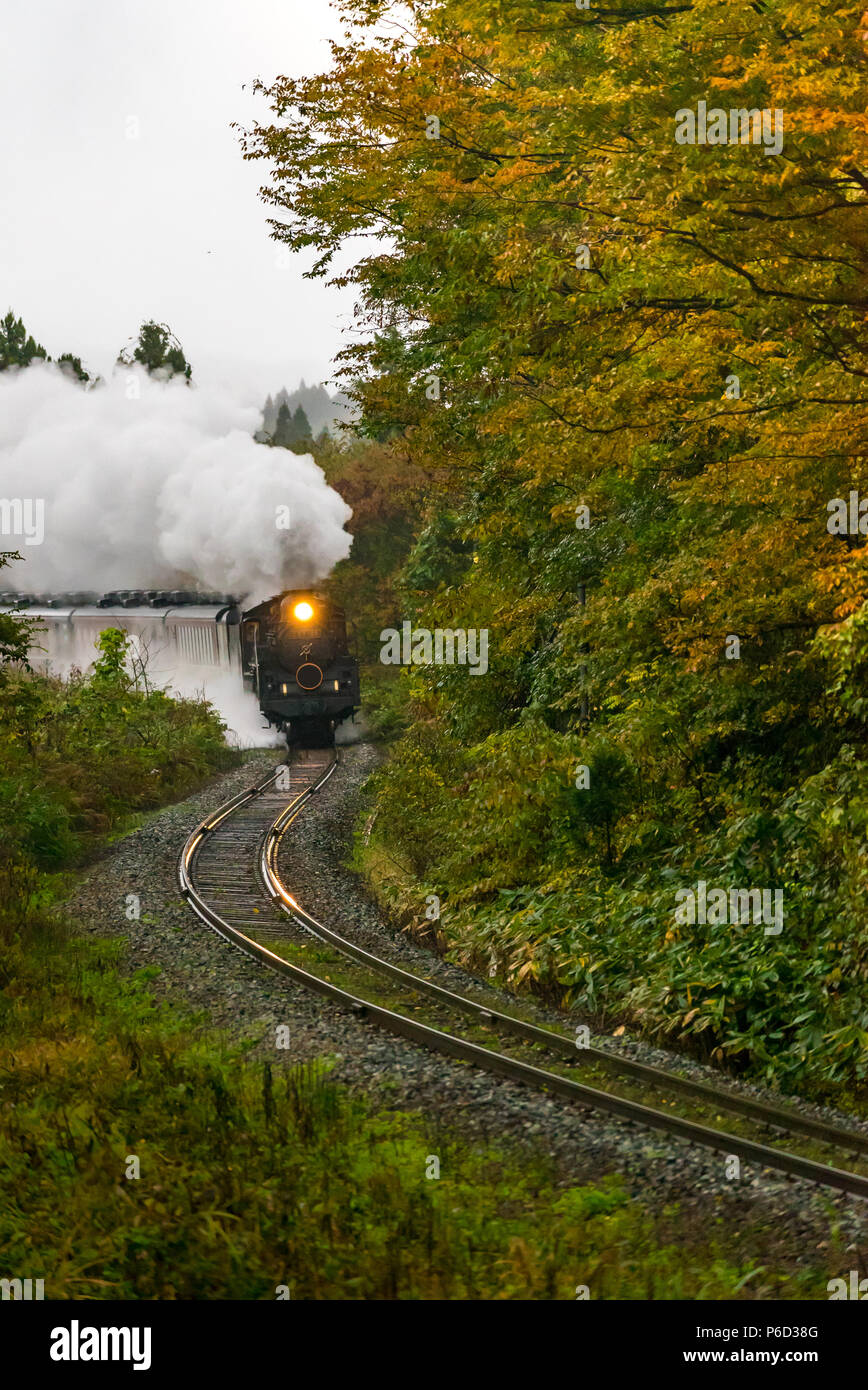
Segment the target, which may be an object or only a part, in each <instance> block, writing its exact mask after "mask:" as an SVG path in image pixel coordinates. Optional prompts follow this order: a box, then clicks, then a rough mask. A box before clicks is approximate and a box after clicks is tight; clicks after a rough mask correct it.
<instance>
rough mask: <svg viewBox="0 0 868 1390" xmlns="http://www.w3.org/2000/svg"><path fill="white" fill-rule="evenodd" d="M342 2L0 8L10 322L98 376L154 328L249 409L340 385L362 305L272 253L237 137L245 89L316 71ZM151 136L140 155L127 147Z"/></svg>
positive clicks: (254, 165)
mask: <svg viewBox="0 0 868 1390" xmlns="http://www.w3.org/2000/svg"><path fill="white" fill-rule="evenodd" d="M340 33H341V25H340V21H339V19H338V17H337V14H336V13H335V11H334V10H333V9H332V8H331V7H330V5H329V4H328V0H28V3H27V4H23V5H15V4H13V3H12V0H7V3H6V5H5V6H4V7H3V8H2V9H0V130H2V132H3V137H2V153H0V312H4V313H5V311H6V308H7V307H12V308H14V309H15V311H16V313H18V314H20V315H22V317H23V318H24V321H25V323H26V325H27V327H28V329H29V330H30V331H31V332H32V333H33V335H34V337H36V338H37V340H38V341H39V342H41V343H43V344H44V346H45V347H46V349H47V350H48V352H49V353H51V354H52V355H54V356H57V355H59V354H60V353H61V352H67V351H69V352H74V353H78V354H80V355H81V357H82V358H83V360H84V362H85V364H86V365H87V366H88V367H89V368H91V369H95V370H97V371H99V372H102V373H103V374H105V373H107V372H108V371H110V369H111V365H112V363H113V361H114V359H115V357H116V355H117V352H118V349H119V348H120V347H122V346H123V345H124V344H125V343H126V342H127V340H128V339H129V338H130V337H131V336H133V335H134V334H135V333H136V331H137V329H138V325H139V324H140V323H141V321H142V320H143V319H144V318H156V319H158V320H160V321H163V322H166V323H168V324H169V325H170V326H171V327H172V329H173V330H174V332H175V333H176V334H177V336H178V337H179V338H180V340H181V343H182V345H183V347H184V350H185V352H186V354H187V357H188V358H189V360H190V361H191V362H192V363H193V368H194V377H195V378H198V379H199V380H201V381H217V382H224V381H226V382H228V381H230V380H234V381H236V382H237V383H238V384H239V385H240V388H241V394H242V395H243V396H244V398H245V399H246V400H249V401H251V402H254V401H255V402H258V401H259V400H261V398H262V397H263V395H264V394H265V392H266V391H268V390H272V391H273V390H275V389H276V388H278V387H279V386H281V385H284V384H285V385H287V386H288V387H290V388H292V387H293V386H295V385H296V384H297V382H298V379H299V378H300V377H304V378H305V379H306V380H307V381H308V382H310V381H312V380H315V381H319V380H323V379H327V378H328V376H329V373H330V370H331V362H332V358H333V355H334V353H335V351H336V350H337V349H338V347H339V346H340V345H341V341H342V329H344V328H346V327H347V326H348V324H349V322H350V319H351V312H352V303H353V295H352V292H351V291H345V292H340V293H338V292H337V291H335V290H332V289H328V288H327V287H326V286H325V285H324V283H323V282H322V281H321V280H313V281H311V280H304V279H303V278H302V272H303V270H304V269H305V268H306V267H307V266H308V265H309V264H310V263H311V262H312V260H313V253H312V252H311V253H310V255H306V256H304V257H299V256H291V257H290V256H289V255H288V253H287V252H286V251H285V250H282V248H281V247H280V246H279V245H278V244H277V243H275V242H272V241H271V240H270V239H269V236H268V229H267V226H266V218H267V216H268V213H269V209H268V208H267V207H266V206H265V204H264V203H262V202H261V201H260V199H259V198H258V196H257V189H258V188H259V186H260V184H261V183H262V182H264V181H265V179H264V175H265V173H266V169H267V167H268V166H267V165H266V164H264V163H261V162H259V161H255V162H250V163H245V162H244V161H243V160H242V158H241V155H240V151H239V147H238V140H237V136H236V134H235V133H234V132H233V131H232V130H230V122H231V121H233V120H237V121H240V122H241V123H242V124H247V123H249V122H250V121H251V120H252V119H253V118H254V117H256V116H258V117H260V118H261V119H263V120H264V119H266V118H267V107H266V104H265V102H264V101H263V100H262V99H258V100H256V99H254V98H253V96H252V94H251V92H250V90H249V85H248V90H246V91H242V84H243V83H245V82H246V83H248V84H249V83H250V82H251V79H253V78H255V77H257V76H259V77H262V78H263V79H264V80H266V81H268V80H270V79H271V78H273V77H274V76H275V75H277V74H279V73H287V74H290V75H298V74H300V73H303V72H315V71H319V70H321V69H322V68H324V67H326V66H327V65H328V62H329V50H328V47H327V42H326V40H327V38H328V37H339V36H340ZM136 130H137V131H138V138H130V135H131V134H133V135H134V134H135V133H136Z"/></svg>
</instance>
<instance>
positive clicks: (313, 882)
mask: <svg viewBox="0 0 868 1390" xmlns="http://www.w3.org/2000/svg"><path fill="white" fill-rule="evenodd" d="M377 756H378V755H377V752H376V750H375V749H374V748H373V747H372V746H371V745H369V744H365V743H360V744H356V745H352V746H350V747H346V748H343V749H342V750H341V766H340V768H339V770H338V772H337V773H336V774H335V775H334V776H333V777H332V778H331V779H330V781H329V782H328V783H327V784H326V785H325V786H324V788H323V789H322V791H321V792H319V793H318V794H317V795H316V796H314V797H313V798H312V799H311V801H310V802H309V804H308V805H307V807H306V808H305V809H304V811H303V813H302V814H301V815H300V816H299V817H298V819H297V820H296V821H295V823H294V824H293V826H292V828H291V831H290V832H289V834H288V835H287V836H286V838H285V841H284V849H283V853H282V857H281V872H282V874H283V876H284V879H285V881H286V883H287V885H288V886H289V888H290V890H291V892H292V893H293V894H294V896H295V897H296V898H297V899H298V901H299V902H300V903H301V904H302V905H303V906H304V907H306V908H307V909H308V910H309V911H310V912H311V913H312V914H313V915H314V916H316V917H318V918H319V919H320V920H321V921H323V922H325V923H327V924H328V925H329V926H330V927H332V928H333V929H334V930H336V931H338V932H340V933H341V934H342V935H344V936H346V937H348V938H350V939H351V940H353V941H354V942H356V943H357V944H359V945H362V946H364V947H365V948H366V949H367V950H370V951H373V952H375V953H377V954H380V955H383V956H384V957H386V958H388V959H390V960H393V961H395V962H396V963H398V964H400V965H402V966H404V968H406V969H409V970H414V969H415V970H417V971H419V972H420V973H424V974H426V975H428V976H429V978H431V979H434V980H436V981H437V982H438V983H441V984H443V985H446V986H447V987H448V988H450V989H454V990H461V989H466V988H467V987H468V985H469V984H472V986H473V990H474V993H475V995H477V996H478V993H479V990H480V989H481V988H486V992H487V993H489V994H490V997H491V1000H492V1003H493V1004H501V1005H502V1004H503V1003H504V1002H507V1003H509V1002H510V1001H509V998H508V996H503V995H501V994H500V992H499V991H496V990H493V989H492V990H489V989H487V987H486V986H484V985H483V984H482V983H481V982H480V981H478V980H475V979H473V980H471V979H470V977H468V976H467V975H465V973H464V972H463V971H461V970H459V969H457V968H455V967H454V966H451V965H449V964H448V963H446V962H444V961H442V960H440V959H439V958H438V957H437V956H435V955H433V954H432V953H430V952H428V951H426V950H425V949H424V948H423V947H421V946H420V945H418V944H417V943H415V942H413V941H411V940H410V939H408V937H407V936H406V935H404V934H402V933H400V932H396V931H395V930H393V929H392V928H391V927H390V926H389V925H388V923H386V922H384V921H383V920H382V919H381V917H380V914H379V913H378V911H377V909H376V908H375V907H374V906H373V905H372V903H371V902H370V900H369V899H368V898H367V897H366V896H365V894H364V892H363V891H362V889H361V888H360V886H359V884H358V882H357V880H356V879H355V877H354V876H353V874H352V873H351V872H350V871H349V869H348V868H347V867H346V861H347V859H348V856H349V853H350V846H351V840H352V832H353V828H354V826H355V823H356V819H357V816H358V814H359V810H360V807H361V788H362V786H363V784H364V781H365V780H366V778H367V777H368V775H369V774H370V772H371V770H372V769H373V767H374V766H375V765H376V761H377ZM279 761H280V754H279V753H276V752H275V751H274V750H269V751H267V752H262V753H261V754H258V753H257V754H255V755H253V756H251V757H250V758H249V759H248V761H247V762H246V764H245V766H243V767H241V768H238V769H235V770H233V771H232V772H230V773H228V774H226V775H224V776H222V777H220V778H217V779H215V780H214V781H213V782H212V783H211V784H210V785H209V786H208V787H206V788H205V789H204V790H202V791H200V792H198V793H197V794H196V795H194V796H192V797H189V798H188V799H187V800H185V801H183V802H181V803H179V804H177V805H174V806H170V807H168V808H167V809H165V810H164V811H161V812H159V813H157V814H154V815H152V816H151V817H150V818H149V819H148V820H147V822H146V823H145V824H144V825H142V826H141V827H140V828H139V829H137V830H135V831H134V832H133V833H131V834H130V835H128V836H126V837H125V838H123V839H121V840H118V841H116V842H114V844H112V845H111V846H110V847H109V849H108V850H107V851H106V853H105V854H104V856H103V857H102V858H100V859H99V860H98V861H97V862H96V863H94V864H93V865H92V866H90V868H89V869H88V870H87V871H86V872H85V873H84V874H83V875H82V877H81V879H80V881H79V882H78V884H77V885H76V886H75V888H74V890H73V892H72V893H71V895H70V897H69V899H68V903H67V906H68V910H69V912H70V914H71V916H72V917H73V918H74V919H75V920H76V921H77V922H78V923H79V924H80V925H81V928H82V930H83V932H85V933H92V934H95V935H98V936H117V935H119V936H123V937H125V938H126V939H127V942H128V952H127V957H126V961H127V968H128V969H129V970H131V971H134V970H138V969H141V968H142V967H145V966H149V967H157V968H158V969H159V974H158V975H157V976H156V978H155V979H154V980H153V982H152V984H151V989H152V991H153V993H154V994H155V995H156V997H158V998H161V999H164V1000H166V1001H169V1002H171V1003H172V1004H173V1005H176V1006H181V1007H183V1008H185V1009H187V1010H190V1011H191V1012H198V1011H203V1010H204V1011H205V1012H206V1014H207V1018H208V1026H209V1027H216V1028H218V1029H222V1030H225V1034H226V1036H227V1039H228V1040H233V1041H234V1040H238V1039H241V1038H244V1039H254V1040H255V1049H254V1053H255V1054H259V1055H266V1056H268V1058H269V1060H271V1061H272V1062H274V1063H275V1064H277V1065H288V1064H289V1065H291V1064H293V1063H298V1062H301V1061H309V1060H312V1059H315V1058H325V1057H327V1058H329V1059H330V1060H331V1061H332V1063H333V1066H332V1070H331V1076H332V1077H333V1078H334V1079H335V1080H337V1081H340V1082H342V1083H344V1084H346V1085H347V1086H349V1087H350V1088H352V1089H354V1090H361V1091H363V1092H365V1093H367V1094H369V1095H372V1096H373V1098H374V1099H375V1101H378V1102H380V1103H382V1104H384V1105H388V1106H391V1107H395V1108H398V1109H402V1110H414V1111H420V1112H422V1113H424V1114H425V1115H426V1116H428V1117H429V1118H430V1120H431V1121H432V1124H433V1125H434V1126H443V1125H448V1126H450V1127H453V1128H457V1129H458V1130H460V1131H461V1132H462V1133H463V1134H465V1135H466V1136H468V1137H472V1138H478V1139H481V1140H485V1141H489V1142H495V1143H504V1142H514V1143H517V1144H525V1145H526V1144H530V1145H533V1146H534V1148H536V1149H537V1150H540V1149H541V1150H542V1151H543V1152H545V1153H547V1154H549V1155H550V1156H551V1157H552V1158H553V1159H554V1160H555V1161H556V1163H557V1165H558V1169H559V1171H560V1172H561V1173H562V1174H563V1177H564V1180H565V1181H570V1182H573V1183H583V1182H590V1181H594V1180H596V1179H599V1178H600V1177H601V1176H603V1175H604V1174H607V1173H612V1172H617V1173H620V1174H621V1175H622V1178H623V1180H624V1182H625V1184H626V1185H627V1187H628V1189H629V1190H630V1191H631V1192H632V1193H633V1195H634V1196H635V1197H636V1198H637V1199H641V1200H642V1202H643V1204H647V1205H648V1206H649V1207H653V1208H660V1207H662V1206H664V1205H668V1204H670V1203H672V1202H674V1201H678V1202H679V1203H680V1204H681V1207H682V1210H684V1211H688V1210H689V1211H691V1212H692V1213H693V1215H694V1216H695V1217H696V1218H697V1219H698V1220H699V1221H702V1222H705V1221H707V1220H709V1219H711V1220H714V1221H715V1222H717V1221H720V1220H723V1222H724V1223H725V1226H726V1227H729V1225H730V1223H732V1229H733V1231H735V1232H737V1231H738V1230H739V1229H743V1228H744V1227H747V1226H750V1227H752V1228H754V1229H761V1230H767V1231H769V1232H774V1237H773V1239H774V1241H775V1243H776V1246H777V1248H778V1249H779V1252H780V1254H781V1256H782V1257H783V1258H784V1259H785V1260H788V1261H791V1262H792V1263H793V1264H794V1265H798V1264H799V1263H801V1262H803V1261H804V1262H805V1263H812V1264H816V1263H817V1262H818V1258H819V1262H820V1263H822V1250H823V1248H824V1246H825V1244H826V1242H827V1240H828V1236H829V1231H830V1226H831V1224H832V1220H835V1221H836V1222H837V1223H839V1224H840V1225H841V1227H842V1230H843V1231H844V1233H845V1235H846V1236H847V1238H849V1240H850V1241H851V1242H852V1246H851V1248H852V1249H853V1251H854V1259H855V1258H857V1256H856V1254H855V1252H856V1251H857V1250H858V1248H859V1247H861V1246H862V1245H863V1243H864V1240H865V1236H866V1225H868V1223H866V1216H868V1204H866V1203H865V1202H863V1201H861V1200H859V1199H857V1198H850V1197H846V1196H844V1195H836V1194H834V1193H832V1192H830V1191H829V1190H827V1189H824V1190H820V1189H817V1188H814V1187H813V1186H812V1185H810V1184H807V1183H804V1182H801V1181H795V1180H794V1181H787V1180H785V1179H783V1178H779V1177H775V1176H774V1175H771V1174H768V1173H761V1172H757V1171H752V1170H751V1169H749V1168H748V1166H747V1165H745V1164H743V1165H742V1176H741V1179H740V1180H738V1181H734V1180H728V1179H727V1178H726V1175H725V1160H724V1155H722V1154H721V1155H718V1154H715V1153H711V1152H709V1151H705V1150H701V1149H698V1148H693V1147H690V1146H688V1145H686V1144H685V1143H683V1142H682V1141H679V1140H676V1139H671V1138H669V1137H667V1136H664V1135H662V1134H655V1133H651V1132H648V1131H643V1130H641V1129H640V1128H639V1127H637V1126H634V1125H630V1124H627V1123H625V1122H622V1121H619V1120H615V1119H613V1118H610V1117H607V1116H605V1115H603V1114H599V1113H596V1112H588V1111H579V1110H576V1109H575V1108H572V1107H570V1106H568V1105H566V1104H565V1103H563V1102H559V1101H554V1100H551V1099H549V1098H547V1097H546V1096H544V1095H542V1094H539V1093H536V1092H533V1091H530V1090H527V1089H526V1088H524V1087H523V1086H521V1085H520V1084H519V1083H517V1082H512V1081H507V1080H500V1079H498V1078H496V1077H492V1076H490V1075H488V1074H487V1073H484V1072H481V1071H478V1070H476V1069H474V1068H472V1067H470V1066H466V1065H460V1064H456V1063H455V1062H451V1061H449V1060H447V1059H446V1058H443V1057H440V1056H437V1055H435V1054H432V1053H429V1052H427V1051H426V1050H424V1049H421V1048H419V1047H416V1046H414V1045H412V1044H410V1043H408V1042H405V1041H404V1040H403V1039H400V1038H397V1037H393V1036H391V1035H389V1034H387V1033H384V1032H381V1031H380V1030H378V1029H376V1028H374V1027H373V1026H371V1025H370V1024H366V1023H364V1022H363V1021H361V1020H359V1019H357V1018H356V1017H355V1016H353V1015H352V1014H350V1013H349V1012H347V1011H346V1010H344V1009H342V1008H341V1007H339V1006H338V1005H337V1004H335V1003H332V1002H331V1001H329V1000H325V999H323V998H322V997H320V996H318V995H315V994H313V993H311V992H309V991H307V990H305V989H304V988H303V987H301V986H299V985H296V984H295V983H294V982H292V981H289V980H286V979H285V978H283V977H280V978H279V977H277V976H276V975H274V974H271V973H270V972H269V971H268V970H267V969H266V968H264V967H263V966H261V965H258V964H257V963H255V962H254V961H252V960H250V959H248V958H247V957H245V956H244V955H243V954H242V953H241V952H240V951H238V950H237V949H235V948H234V947H232V946H230V945H229V944H228V943H226V942H225V941H223V940H222V939H221V938H220V937H218V936H217V935H216V933H214V932H213V931H211V930H209V929H208V928H207V927H206V926H205V925H204V924H203V923H202V922H200V920H199V919H198V918H197V917H195V916H194V914H193V913H192V912H191V911H190V909H189V908H188V907H187V905H186V904H185V903H184V901H183V899H182V898H181V897H180V895H179V891H178V884H177V877H176V865H177V859H178V855H179V853H180V850H181V848H182V846H183V844H184V842H185V840H186V839H187V836H188V835H189V834H190V832H191V831H192V830H193V829H194V827H195V826H196V825H197V824H198V822H199V821H201V820H202V819H204V818H205V817H206V816H207V815H208V814H209V813H210V812H211V811H213V810H214V809H215V808H216V807H217V806H218V805H220V804H222V803H223V802H225V801H228V800H229V799H230V798H231V797H232V796H234V795H236V794H237V793H238V792H239V791H242V790H244V789H245V788H246V787H249V786H251V785H253V784H254V783H255V782H256V781H258V780H260V779H261V778H262V777H263V776H264V775H265V774H266V772H267V771H268V770H269V768H271V767H272V766H274V764H275V763H276V762H279ZM129 894H136V895H137V896H138V897H139V898H140V900H141V917H140V918H139V920H133V921H130V920H128V919H127V917H126V912H125V909H126V903H127V895H129ZM287 935H290V931H289V930H288V932H287ZM522 1006H523V1007H524V1001H523V1005H522ZM528 1012H530V1006H528ZM534 1012H535V1013H536V1016H537V1017H538V1018H540V1019H541V1020H542V1021H545V1017H546V1011H544V1010H540V1009H537V1010H535V1011H534ZM549 1017H552V1016H551V1015H549ZM279 1025H288V1026H289V1028H290V1035H291V1047H290V1049H289V1050H288V1051H281V1050H278V1049H277V1048H276V1046H275V1039H276V1031H275V1030H276V1029H277V1027H278V1026H279ZM594 1044H595V1045H600V1046H612V1048H613V1050H615V1049H616V1048H617V1049H619V1050H623V1052H624V1054H625V1055H629V1056H631V1057H634V1058H636V1059H638V1060H641V1061H644V1062H648V1063H650V1064H652V1065H653V1064H657V1065H659V1064H661V1062H663V1063H665V1064H669V1065H671V1064H672V1063H673V1060H674V1059H673V1058H672V1057H671V1055H668V1054H666V1053H664V1052H662V1051H661V1050H660V1049H658V1048H654V1047H651V1046H646V1045H645V1044H643V1043H642V1042H641V1041H636V1040H632V1041H631V1040H626V1041H624V1042H622V1041H621V1040H620V1039H619V1040H610V1039H605V1040H604V1039H598V1038H596V1037H595V1038H594ZM677 1065H679V1066H681V1067H682V1068H683V1069H684V1070H686V1071H688V1072H689V1073H690V1074H695V1075H697V1076H699V1077H702V1078H705V1079H708V1078H709V1076H713V1074H712V1073H709V1072H708V1070H707V1069H705V1068H703V1067H701V1066H699V1065H698V1064H696V1063H689V1064H688V1063H686V1062H685V1060H684V1059H683V1058H680V1057H679V1058H678V1059H677ZM744 1089H746V1090H749V1092H750V1093H751V1094H754V1095H756V1094H762V1093H761V1092H759V1091H757V1090H756V1088H744ZM804 1108H805V1110H806V1111H807V1112H809V1113H813V1114H823V1113H824V1112H823V1111H822V1110H820V1109H819V1108H818V1107H815V1106H805V1107H804ZM825 1113H828V1112H825ZM719 1229H721V1228H719ZM722 1234H723V1230H722V1229H721V1235H722ZM839 1274H840V1271H839V1270H837V1269H830V1271H829V1277H830V1278H832V1277H837V1276H838V1275H839Z"/></svg>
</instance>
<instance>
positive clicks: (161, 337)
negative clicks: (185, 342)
mask: <svg viewBox="0 0 868 1390" xmlns="http://www.w3.org/2000/svg"><path fill="white" fill-rule="evenodd" d="M134 362H138V363H140V365H141V366H143V367H144V368H145V370H146V371H147V372H148V374H149V375H150V376H155V377H159V378H160V379H161V380H164V381H168V380H170V379H171V378H172V377H173V376H183V377H184V379H185V381H186V382H187V384H188V385H189V384H190V379H191V377H192V375H193V368H192V367H191V365H190V363H189V362H188V361H187V359H186V357H185V356H184V349H183V348H182V347H181V344H180V343H179V342H178V339H177V338H176V337H175V336H174V334H173V333H172V330H171V329H170V328H169V327H168V325H167V324H165V323H155V322H154V320H153V319H147V320H146V321H145V322H144V323H143V324H142V326H141V328H140V329H139V336H138V339H137V340H136V343H135V346H134V347H132V349H130V348H125V349H124V350H123V351H122V352H121V353H119V355H118V364H119V365H120V366H122V367H131V366H132V365H133V363H134Z"/></svg>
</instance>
